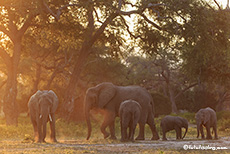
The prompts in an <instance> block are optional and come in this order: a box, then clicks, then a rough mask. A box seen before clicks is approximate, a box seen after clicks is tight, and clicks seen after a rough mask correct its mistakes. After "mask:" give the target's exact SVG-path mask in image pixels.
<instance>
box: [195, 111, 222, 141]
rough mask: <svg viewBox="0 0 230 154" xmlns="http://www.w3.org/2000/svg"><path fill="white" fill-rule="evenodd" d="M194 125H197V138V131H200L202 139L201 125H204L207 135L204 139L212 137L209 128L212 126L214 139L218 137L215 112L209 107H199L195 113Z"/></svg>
mask: <svg viewBox="0 0 230 154" xmlns="http://www.w3.org/2000/svg"><path fill="white" fill-rule="evenodd" d="M195 117H196V125H197V138H198V137H199V132H200V133H201V137H202V139H204V138H205V137H204V132H203V126H204V127H206V130H207V137H206V139H212V136H211V133H210V128H211V127H212V128H213V131H214V133H215V139H217V138H218V136H217V118H216V112H215V111H214V110H213V109H211V108H210V107H207V108H204V109H200V110H199V111H198V112H197V113H196V115H195Z"/></svg>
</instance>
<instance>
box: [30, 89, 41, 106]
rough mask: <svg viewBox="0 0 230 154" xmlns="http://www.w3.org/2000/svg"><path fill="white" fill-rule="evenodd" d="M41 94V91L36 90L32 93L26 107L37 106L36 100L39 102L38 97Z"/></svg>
mask: <svg viewBox="0 0 230 154" xmlns="http://www.w3.org/2000/svg"><path fill="white" fill-rule="evenodd" d="M41 95H42V91H40V90H38V91H37V92H36V93H35V94H33V95H32V96H31V97H30V99H29V102H28V107H30V106H31V107H36V108H37V107H38V104H39V103H38V102H39V98H40V96H41Z"/></svg>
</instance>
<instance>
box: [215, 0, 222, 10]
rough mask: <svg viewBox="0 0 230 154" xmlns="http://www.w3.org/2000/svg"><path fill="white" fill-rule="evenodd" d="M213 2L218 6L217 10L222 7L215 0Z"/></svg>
mask: <svg viewBox="0 0 230 154" xmlns="http://www.w3.org/2000/svg"><path fill="white" fill-rule="evenodd" d="M214 2H215V3H216V5H217V6H218V8H219V10H222V8H221V7H220V5H219V3H218V2H217V1H216V0H214Z"/></svg>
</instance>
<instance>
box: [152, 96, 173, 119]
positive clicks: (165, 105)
mask: <svg viewBox="0 0 230 154" xmlns="http://www.w3.org/2000/svg"><path fill="white" fill-rule="evenodd" d="M152 97H153V101H154V107H155V116H158V115H162V114H163V115H164V114H166V115H167V114H170V113H171V111H172V107H171V103H170V101H169V100H168V98H166V97H165V96H163V95H162V94H160V93H152Z"/></svg>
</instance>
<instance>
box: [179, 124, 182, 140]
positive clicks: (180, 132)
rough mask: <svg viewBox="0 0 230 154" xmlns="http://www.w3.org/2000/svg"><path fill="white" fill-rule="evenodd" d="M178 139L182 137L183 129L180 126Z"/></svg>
mask: <svg viewBox="0 0 230 154" xmlns="http://www.w3.org/2000/svg"><path fill="white" fill-rule="evenodd" d="M178 139H182V130H181V128H180V127H178Z"/></svg>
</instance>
